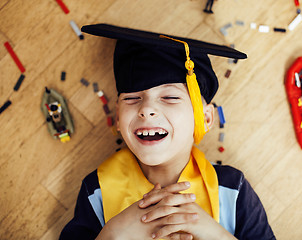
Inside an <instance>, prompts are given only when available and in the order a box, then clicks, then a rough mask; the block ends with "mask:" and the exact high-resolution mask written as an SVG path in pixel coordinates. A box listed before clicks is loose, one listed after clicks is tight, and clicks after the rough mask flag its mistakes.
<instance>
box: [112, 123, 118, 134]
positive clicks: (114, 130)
mask: <svg viewBox="0 0 302 240" xmlns="http://www.w3.org/2000/svg"><path fill="white" fill-rule="evenodd" d="M111 132H112V134H113V136H117V135H118V132H117V130H116V127H115V126H114V125H113V126H112V127H111Z"/></svg>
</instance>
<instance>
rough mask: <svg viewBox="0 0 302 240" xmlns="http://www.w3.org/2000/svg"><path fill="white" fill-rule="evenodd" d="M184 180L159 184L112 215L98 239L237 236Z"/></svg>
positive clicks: (207, 239)
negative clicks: (198, 199)
mask: <svg viewBox="0 0 302 240" xmlns="http://www.w3.org/2000/svg"><path fill="white" fill-rule="evenodd" d="M189 188H190V183H188V182H181V183H176V184H172V185H169V186H167V187H165V188H162V187H161V186H160V185H159V184H156V185H155V187H154V188H153V189H152V190H151V191H150V192H149V193H147V194H145V195H144V196H143V198H142V199H141V200H140V201H138V202H135V203H133V204H132V205H131V206H129V207H128V208H126V209H125V210H123V211H122V212H121V213H119V214H118V215H116V216H115V217H113V218H112V219H110V220H109V221H108V222H107V223H106V224H105V226H104V228H103V229H102V231H101V232H100V235H99V236H98V238H97V239H106V240H136V239H137V240H146V239H147V240H152V239H169V240H173V239H177V240H178V239H179V240H191V239H194V240H210V239H219V240H221V239H235V238H234V237H233V236H232V235H231V234H229V233H228V232H227V231H226V230H225V229H224V228H223V227H222V226H220V224H218V223H217V222H216V221H215V220H214V219H213V218H212V217H211V216H210V215H208V214H207V213H206V212H205V211H204V210H203V209H202V208H201V207H200V206H199V205H198V204H196V203H195V198H196V197H195V195H194V194H188V193H180V192H181V191H184V190H187V189H189Z"/></svg>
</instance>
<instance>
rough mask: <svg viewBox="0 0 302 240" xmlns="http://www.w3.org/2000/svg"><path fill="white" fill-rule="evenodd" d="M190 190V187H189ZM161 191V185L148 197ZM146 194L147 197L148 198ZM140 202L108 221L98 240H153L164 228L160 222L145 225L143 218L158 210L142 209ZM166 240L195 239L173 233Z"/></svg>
mask: <svg viewBox="0 0 302 240" xmlns="http://www.w3.org/2000/svg"><path fill="white" fill-rule="evenodd" d="M187 188H188V187H187ZM159 189H161V187H160V185H156V186H155V187H154V189H153V190H151V191H150V192H149V193H148V194H147V195H150V196H151V195H153V194H155V193H156V192H157V191H158V190H159ZM147 195H146V194H145V196H147ZM139 202H140V201H138V202H135V203H134V204H132V205H131V206H129V207H128V208H126V209H125V210H124V211H122V212H121V213H119V214H118V215H116V216H115V217H113V218H112V219H110V221H108V222H107V223H106V224H105V226H104V228H103V229H102V231H101V232H100V234H99V236H98V237H97V239H98V240H101V239H106V240H116V239H118V240H119V239H121V240H124V239H127V240H136V239H138V240H141V239H147V240H148V239H149V240H151V239H152V233H154V232H157V231H158V230H160V228H162V227H163V225H162V223H161V221H160V220H154V221H152V222H148V223H145V222H143V221H142V218H141V217H142V216H143V215H146V214H147V213H148V212H149V211H152V210H153V209H155V208H156V205H155V206H150V207H149V208H146V209H145V208H140V207H139V206H138V204H139ZM165 239H183V240H190V239H193V237H192V235H191V234H187V233H173V234H171V235H170V236H169V237H165Z"/></svg>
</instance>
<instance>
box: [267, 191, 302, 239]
mask: <svg viewBox="0 0 302 240" xmlns="http://www.w3.org/2000/svg"><path fill="white" fill-rule="evenodd" d="M296 186H298V185H296ZM295 196H297V195H295ZM288 197H289V198H291V200H292V201H291V204H290V206H288V207H287V208H286V209H285V210H284V211H283V212H282V213H281V214H280V215H278V218H277V219H276V221H274V222H272V227H273V229H274V230H275V234H276V238H277V239H288V238H290V239H300V238H301V236H302V229H301V216H302V210H301V204H302V195H301V194H300V195H299V196H298V197H297V198H292V196H291V195H289V196H288Z"/></svg>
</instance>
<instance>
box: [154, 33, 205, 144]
mask: <svg viewBox="0 0 302 240" xmlns="http://www.w3.org/2000/svg"><path fill="white" fill-rule="evenodd" d="M160 37H161V38H167V39H170V40H173V41H176V42H180V43H183V44H184V45H185V51H186V56H187V61H186V62H185V67H186V69H187V70H188V73H187V77H186V81H187V87H188V90H189V95H190V99H191V103H192V106H193V112H194V121H195V127H194V143H195V144H199V143H200V141H201V140H202V138H203V136H204V135H205V133H206V131H205V127H204V124H205V123H206V125H207V128H208V130H209V127H208V124H207V121H205V116H204V113H203V104H202V100H201V94H200V89H199V85H198V82H197V79H196V75H195V73H194V62H193V61H192V60H190V56H189V55H190V50H189V45H188V44H187V43H186V42H184V41H181V40H178V39H174V38H170V37H167V36H164V35H160ZM208 130H207V131H208Z"/></svg>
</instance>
